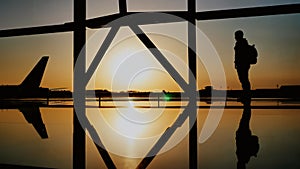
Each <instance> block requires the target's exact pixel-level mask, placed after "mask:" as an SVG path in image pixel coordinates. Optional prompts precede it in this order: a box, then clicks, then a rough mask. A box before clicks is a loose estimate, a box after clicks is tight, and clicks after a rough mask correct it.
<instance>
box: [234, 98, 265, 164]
mask: <svg viewBox="0 0 300 169" xmlns="http://www.w3.org/2000/svg"><path fill="white" fill-rule="evenodd" d="M250 118H251V107H250V103H248V104H245V105H244V111H243V115H242V118H241V120H240V124H239V128H238V129H237V131H236V137H235V140H236V156H237V159H238V162H237V169H245V168H246V164H247V163H248V162H249V160H250V157H251V156H255V157H256V155H257V152H258V150H259V143H258V137H257V136H255V135H252V132H251V130H250V126H249V123H250Z"/></svg>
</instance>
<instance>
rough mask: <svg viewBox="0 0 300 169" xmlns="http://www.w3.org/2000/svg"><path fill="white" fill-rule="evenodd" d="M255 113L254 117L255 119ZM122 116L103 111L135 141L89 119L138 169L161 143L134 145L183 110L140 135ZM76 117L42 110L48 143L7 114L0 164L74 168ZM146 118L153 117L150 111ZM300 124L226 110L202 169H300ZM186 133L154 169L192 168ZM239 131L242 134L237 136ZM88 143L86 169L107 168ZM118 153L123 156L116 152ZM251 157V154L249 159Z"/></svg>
mask: <svg viewBox="0 0 300 169" xmlns="http://www.w3.org/2000/svg"><path fill="white" fill-rule="evenodd" d="M142 111H143V110H142ZM249 111H250V113H251V114H250V115H251V116H249ZM116 112H118V111H117V110H116V109H109V108H107V109H102V111H101V113H102V115H103V116H102V117H104V119H106V122H108V123H109V124H110V125H111V127H112V128H114V130H115V131H117V132H118V133H121V135H129V136H130V138H131V140H130V139H128V140H126V139H124V138H118V137H117V136H116V135H114V136H107V133H105V132H108V131H107V130H106V131H101V125H100V126H97V123H98V122H97V120H95V118H94V119H93V115H92V113H90V114H89V113H88V117H89V118H90V121H91V123H92V124H93V126H94V127H95V128H96V130H97V131H98V134H99V136H100V138H102V137H104V136H105V137H104V138H102V141H103V143H104V145H106V146H107V149H108V150H111V151H113V152H114V153H116V154H117V153H119V152H120V154H119V155H118V154H117V155H116V154H113V153H110V155H111V158H112V160H113V161H114V163H115V165H116V167H117V168H135V167H136V166H137V165H138V164H139V162H140V161H141V158H130V157H133V156H135V155H137V154H143V153H146V152H147V151H148V150H149V149H150V147H151V145H153V144H154V143H155V139H157V138H158V137H154V138H153V139H152V142H151V140H150V141H149V142H147V143H145V144H143V145H141V143H140V142H138V141H132V138H140V137H142V138H149V137H152V136H159V135H160V134H161V133H163V132H164V131H165V130H166V128H167V127H168V126H170V125H171V124H172V122H174V120H175V119H176V117H177V116H178V115H179V114H180V112H181V110H180V109H165V110H163V111H162V114H163V115H161V114H159V115H160V116H159V118H158V120H157V121H155V122H154V123H147V125H149V126H146V127H144V128H139V129H137V128H135V127H132V128H126V127H124V126H128V125H127V124H126V123H124V122H122V120H121V121H120V120H119V121H118V120H116V119H117V118H116ZM72 113H73V109H72V108H40V114H41V120H42V123H43V124H44V126H45V130H46V131H45V130H42V132H46V133H47V136H48V138H43V137H42V134H41V131H38V130H40V129H39V128H41V127H43V125H37V124H34V123H36V122H33V121H32V119H31V120H30V117H28V115H26V114H25V113H24V111H22V112H21V111H20V110H18V109H7V110H6V109H1V110H0V138H1V139H0V164H5V165H6V164H8V165H18V166H36V167H49V168H72V148H73V147H72V119H73V114H72ZM144 113H149V112H147V111H145V112H144ZM243 113H244V115H243ZM207 114H208V109H199V111H198V132H199V134H200V132H201V128H202V126H203V123H204V121H205V119H206V117H207ZM242 117H243V118H242ZM33 119H34V120H36V119H35V118H33ZM299 120H300V110H299V109H253V110H246V111H245V110H244V109H225V110H224V113H223V116H222V119H221V121H220V123H219V125H218V127H217V129H216V130H215V132H214V133H213V135H211V136H210V137H209V139H208V140H207V141H205V142H204V143H201V144H200V143H199V146H198V168H200V169H201V168H203V169H219V168H237V163H238V159H239V163H240V164H239V165H241V163H243V164H242V165H245V166H246V168H249V169H257V168H266V169H269V168H272V169H282V168H289V169H298V168H300V162H299V158H300V148H299V147H300V145H299V143H300V123H299ZM99 123H100V122H99ZM247 124H248V125H247ZM155 126H158V127H155ZM184 127H185V125H183V126H182V127H180V128H178V132H177V135H176V134H175V136H174V137H178V138H179V137H180V139H179V140H181V139H182V140H181V141H179V143H178V144H177V143H176V145H174V147H171V148H170V149H169V150H164V151H166V152H164V153H161V154H159V155H157V156H156V157H155V158H154V160H153V161H152V162H151V163H150V165H149V167H148V168H153V169H154V168H178V169H181V168H188V161H189V157H188V136H186V135H185V134H186V133H185V132H181V128H184ZM238 129H239V132H237V130H238ZM175 133H176V132H175ZM240 133H242V134H240ZM245 133H246V134H245ZM237 134H239V135H237ZM101 136H102V137H101ZM248 136H249V137H248ZM255 137H256V138H258V139H255ZM178 138H175V140H176V139H178ZM236 138H237V139H236ZM245 140H246V141H245ZM249 140H250V141H249ZM86 142H87V143H86V144H87V145H86V154H87V155H86V168H105V164H104V162H103V160H102V159H101V156H100V154H99V152H98V151H97V148H96V146H95V144H94V142H93V141H92V140H91V138H90V137H89V136H87V137H86ZM114 146H115V147H114ZM237 147H238V148H239V150H238V151H237ZM249 147H250V148H249ZM116 149H119V150H120V151H119V152H116V151H115V150H116ZM249 149H250V150H249ZM121 150H122V151H121ZM247 151H250V152H248V153H247ZM122 153H123V154H122ZM120 155H123V156H120ZM124 155H126V157H124ZM238 156H239V157H238ZM255 156H256V157H255ZM239 167H241V166H239Z"/></svg>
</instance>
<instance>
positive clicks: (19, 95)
mask: <svg viewBox="0 0 300 169" xmlns="http://www.w3.org/2000/svg"><path fill="white" fill-rule="evenodd" d="M48 59H49V56H43V57H42V58H41V59H40V61H39V62H38V63H37V64H36V65H35V67H34V68H33V69H32V70H31V72H30V73H29V74H28V75H27V77H26V78H25V79H24V81H23V82H22V83H21V84H19V85H5V86H0V109H18V110H19V111H20V112H21V113H22V114H23V116H24V118H25V120H26V121H27V122H28V123H30V124H32V126H33V127H34V128H35V130H36V131H37V133H38V134H39V136H40V137H41V138H42V139H46V138H48V134H47V130H46V127H45V124H44V122H43V119H42V116H41V112H40V109H39V107H40V106H42V105H43V104H44V103H43V102H40V101H37V100H22V99H23V98H42V97H48V93H49V89H48V88H42V87H40V84H41V81H42V77H43V74H44V71H45V68H46V65H47V62H48Z"/></svg>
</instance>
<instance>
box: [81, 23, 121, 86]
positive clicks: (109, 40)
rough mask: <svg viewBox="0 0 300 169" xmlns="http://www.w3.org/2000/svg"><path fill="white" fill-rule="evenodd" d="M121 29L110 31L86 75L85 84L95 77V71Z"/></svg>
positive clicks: (115, 27)
mask: <svg viewBox="0 0 300 169" xmlns="http://www.w3.org/2000/svg"><path fill="white" fill-rule="evenodd" d="M119 28H120V27H118V26H114V27H112V28H111V29H110V31H109V33H108V35H107V36H106V38H105V40H104V42H103V43H102V45H101V47H100V48H99V50H98V52H97V54H96V56H95V58H94V59H93V61H92V62H91V65H90V67H89V68H88V70H87V72H86V75H85V84H87V83H88V82H89V80H90V79H91V77H92V76H93V74H94V72H95V70H96V69H97V67H98V65H99V63H100V61H101V60H102V58H103V56H104V55H105V53H106V51H107V49H108V48H109V46H110V44H111V43H112V41H113V39H114V38H115V36H116V34H117V32H118V30H119Z"/></svg>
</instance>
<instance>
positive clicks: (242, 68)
mask: <svg viewBox="0 0 300 169" xmlns="http://www.w3.org/2000/svg"><path fill="white" fill-rule="evenodd" d="M234 35H235V40H236V43H235V46H234V51H235V58H234V59H235V60H234V64H235V68H236V70H237V73H238V76H239V80H240V82H241V84H242V88H243V90H244V92H243V93H244V95H243V97H242V99H244V98H245V99H246V98H250V88H251V85H250V81H249V77H248V75H249V69H250V63H249V60H248V58H247V56H248V47H249V44H248V41H247V40H246V39H245V38H244V33H243V31H241V30H238V31H236V32H235V33H234Z"/></svg>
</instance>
